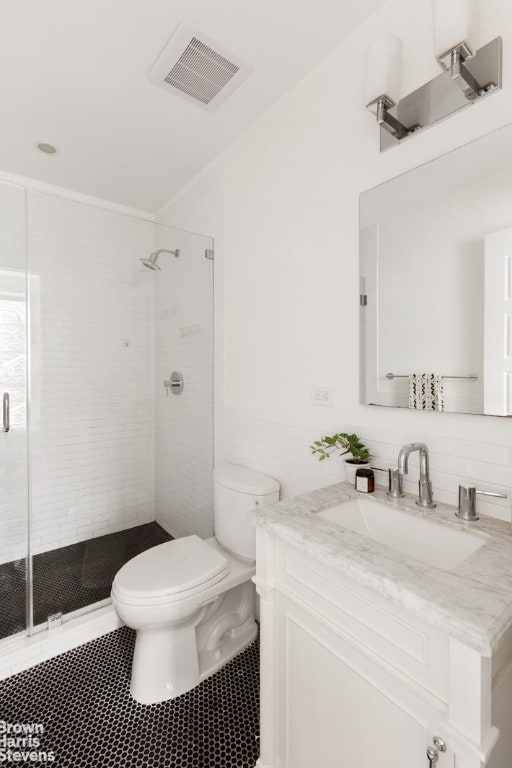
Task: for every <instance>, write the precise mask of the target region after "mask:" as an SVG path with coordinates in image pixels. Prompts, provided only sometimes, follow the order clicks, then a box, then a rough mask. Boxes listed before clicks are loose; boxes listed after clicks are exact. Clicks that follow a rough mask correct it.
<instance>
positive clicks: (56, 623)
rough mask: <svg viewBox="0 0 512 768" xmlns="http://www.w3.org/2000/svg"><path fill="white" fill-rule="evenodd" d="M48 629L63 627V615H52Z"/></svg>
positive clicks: (49, 617) (49, 618)
mask: <svg viewBox="0 0 512 768" xmlns="http://www.w3.org/2000/svg"><path fill="white" fill-rule="evenodd" d="M47 621H48V629H55V627H61V626H62V613H60V612H59V613H52V614H51V615H50V616H48V619H47Z"/></svg>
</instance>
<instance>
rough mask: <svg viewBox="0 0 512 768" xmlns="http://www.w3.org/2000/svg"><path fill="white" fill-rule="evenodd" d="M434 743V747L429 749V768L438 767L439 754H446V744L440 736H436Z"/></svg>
mask: <svg viewBox="0 0 512 768" xmlns="http://www.w3.org/2000/svg"><path fill="white" fill-rule="evenodd" d="M432 741H433V742H434V746H433V747H430V746H429V747H427V760H428V768H434V766H435V765H437V761H438V760H439V753H440V752H446V744H445V743H444V741H443V739H441V738H440V737H439V736H434V738H433V739H432Z"/></svg>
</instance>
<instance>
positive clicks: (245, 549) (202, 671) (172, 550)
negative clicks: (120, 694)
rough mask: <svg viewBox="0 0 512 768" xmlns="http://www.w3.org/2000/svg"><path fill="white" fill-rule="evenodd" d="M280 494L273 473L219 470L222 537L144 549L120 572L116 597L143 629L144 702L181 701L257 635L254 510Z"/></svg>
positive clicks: (135, 670) (136, 664)
mask: <svg viewBox="0 0 512 768" xmlns="http://www.w3.org/2000/svg"><path fill="white" fill-rule="evenodd" d="M278 499H279V483H278V482H277V481H276V480H274V479H273V478H271V477H268V475H263V474H261V473H260V472H255V471H254V470H252V469H247V468H246V467H239V466H236V465H233V464H227V465H224V466H221V467H216V468H215V470H214V492H213V519H214V532H215V538H213V539H208V540H207V541H203V540H201V539H200V538H198V537H197V536H185V537H184V538H181V539H175V540H174V541H168V542H166V543H165V544H159V545H158V546H156V547H152V548H151V549H148V550H146V551H145V552H142V554H140V555H137V557H134V558H133V559H132V560H129V561H128V562H127V563H126V565H124V566H123V567H122V568H121V569H120V571H119V572H118V573H117V575H116V577H115V579H114V583H113V585H112V602H113V604H114V608H115V610H116V613H117V615H118V616H119V618H120V619H122V621H124V623H125V624H127V625H128V626H129V627H132V628H133V629H135V630H137V635H136V642H135V652H134V655H133V666H132V680H131V693H132V696H133V698H134V699H135V700H136V701H139V702H141V703H142V704H154V703H156V702H158V701H165V700H167V699H173V698H175V697H176V696H179V695H180V694H182V693H185V692H186V691H189V690H190V689H191V688H194V686H196V685H197V684H198V683H199V682H201V680H204V678H205V677H208V675H211V674H212V673H213V672H215V671H216V670H217V669H219V667H221V666H223V665H224V664H226V662H228V661H229V660H230V659H232V658H233V656H236V654H238V653H239V652H240V651H242V650H243V649H244V648H245V647H246V646H247V645H248V644H249V643H250V642H251V641H252V640H253V639H254V637H255V636H256V633H257V626H256V622H255V620H254V585H253V583H252V581H251V579H252V577H253V576H254V572H255V558H256V534H255V529H254V527H253V526H252V524H251V523H250V522H249V519H248V512H249V510H250V509H253V508H254V507H257V506H261V505H263V504H273V503H275V502H276V501H278Z"/></svg>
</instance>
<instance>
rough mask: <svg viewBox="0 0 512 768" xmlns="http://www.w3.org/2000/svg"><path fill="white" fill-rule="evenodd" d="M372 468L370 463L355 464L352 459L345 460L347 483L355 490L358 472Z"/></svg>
mask: <svg viewBox="0 0 512 768" xmlns="http://www.w3.org/2000/svg"><path fill="white" fill-rule="evenodd" d="M369 466H370V462H369V461H364V462H362V463H361V464H354V463H353V462H352V461H351V460H350V459H345V460H344V462H343V467H344V469H345V480H346V482H347V483H350V485H352V486H353V487H354V488H355V485H356V471H357V470H358V469H363V467H364V468H366V469H368V467H369Z"/></svg>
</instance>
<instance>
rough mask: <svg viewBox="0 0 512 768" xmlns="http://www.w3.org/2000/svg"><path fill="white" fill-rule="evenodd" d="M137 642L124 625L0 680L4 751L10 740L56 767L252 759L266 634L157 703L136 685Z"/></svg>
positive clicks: (223, 766) (159, 767)
mask: <svg viewBox="0 0 512 768" xmlns="http://www.w3.org/2000/svg"><path fill="white" fill-rule="evenodd" d="M134 641H135V633H134V632H133V631H132V630H131V629H128V628H127V627H123V628H121V629H118V630H116V631H115V632H111V633H110V634H108V635H105V636H104V637H101V638H99V639H97V640H93V641H92V642H89V643H87V644H86V645H83V646H81V647H80V648H77V649H75V650H72V651H68V652H67V653H64V654H62V655H61V656H58V657H56V658H54V659H51V660H49V661H46V662H44V663H42V664H39V665H38V666H37V667H34V668H32V669H30V670H27V671H26V672H21V673H19V674H17V675H14V676H13V677H10V678H8V679H7V680H4V681H1V682H0V725H1V721H4V723H5V725H4V726H2V728H0V731H3V733H1V732H0V760H1V759H2V750H4V751H5V752H6V750H7V749H9V748H10V749H11V751H12V752H15V751H18V752H23V750H25V753H27V752H29V751H33V752H36V753H37V755H36V757H37V758H38V760H37V761H36V760H34V758H33V757H31V758H28V760H29V761H30V764H33V765H38V764H43V763H47V764H51V765H53V766H55V768H118V766H119V767H121V766H122V767H123V768H132V766H133V768H164V767H165V768H254V766H255V764H256V760H257V758H258V743H259V742H258V739H257V735H258V718H259V655H258V651H259V648H258V641H257V640H256V641H254V642H253V643H252V644H251V645H250V646H249V647H248V648H246V650H245V651H244V652H243V653H241V654H240V655H239V656H237V657H236V658H235V659H233V660H232V661H231V662H230V663H229V664H227V665H226V666H225V667H223V668H222V669H221V670H219V672H217V673H216V674H215V675H213V676H212V677H210V678H208V679H207V680H205V681H204V682H202V683H201V684H200V685H199V686H197V688H195V689H194V690H193V691H190V692H189V693H186V694H183V695H182V696H179V697H178V698H176V699H174V700H172V701H168V702H163V703H161V704H152V705H150V706H147V705H144V704H137V702H135V701H134V700H133V699H132V698H131V696H130V692H129V686H130V667H131V658H132V654H133V647H134ZM23 726H25V728H24V729H23ZM27 726H29V727H28V728H27ZM9 728H10V734H9V736H7V735H6V734H5V731H6V729H7V730H8V729H9ZM23 730H24V731H25V733H24V734H23V735H20V734H21V733H22V731H23ZM30 731H31V733H30ZM27 732H29V733H28V735H27ZM5 738H12V739H18V740H19V739H21V740H23V739H24V740H25V742H24V744H21V745H20V744H16V745H14V744H12V745H11V747H9V746H7V745H5V744H3V742H2V740H4V741H5ZM34 740H35V741H34ZM25 756H26V755H25ZM11 758H12V756H11ZM52 758H53V760H52ZM18 760H19V758H18ZM50 761H51V762H50ZM21 764H23V763H21Z"/></svg>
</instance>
